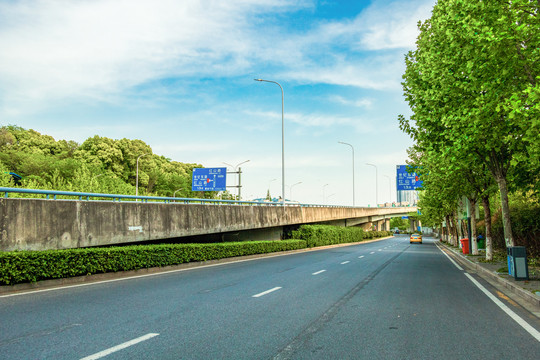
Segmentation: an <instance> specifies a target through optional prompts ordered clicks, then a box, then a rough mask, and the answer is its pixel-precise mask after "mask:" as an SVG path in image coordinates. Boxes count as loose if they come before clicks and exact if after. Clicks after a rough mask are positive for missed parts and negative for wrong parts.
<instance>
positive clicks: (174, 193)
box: [172, 188, 182, 202]
mask: <svg viewBox="0 0 540 360" xmlns="http://www.w3.org/2000/svg"><path fill="white" fill-rule="evenodd" d="M180 190H182V188H180V189H177V190H174V192H173V194H172V197H173V198H174V197H176V193H177V192H178V191H180ZM174 201H175V202H176V200H174Z"/></svg>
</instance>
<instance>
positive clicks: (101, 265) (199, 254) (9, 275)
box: [0, 225, 392, 285]
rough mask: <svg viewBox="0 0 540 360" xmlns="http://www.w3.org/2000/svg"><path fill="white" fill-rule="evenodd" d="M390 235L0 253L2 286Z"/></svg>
mask: <svg viewBox="0 0 540 360" xmlns="http://www.w3.org/2000/svg"><path fill="white" fill-rule="evenodd" d="M390 235H392V233H391V232H389V231H370V232H365V231H363V230H362V229H360V228H354V227H349V228H344V227H337V226H329V225H303V226H301V227H300V228H299V229H298V230H296V231H293V233H292V236H293V238H295V239H290V240H281V241H245V242H229V243H213V244H162V245H133V246H122V247H108V248H87V249H68V250H48V251H13V252H0V285H13V284H18V283H25V282H35V281H40V280H47V279H62V278H68V277H74V276H84V275H91V274H99V273H107V272H116V271H129V270H138V269H144V268H151V267H164V266H169V265H178V264H182V263H188V262H193V261H206V260H215V259H223V258H228V257H234V256H246V255H254V254H266V253H272V252H277V251H288V250H297V249H303V248H306V247H310V248H311V247H316V246H324V245H333V244H342V243H351V242H359V241H362V240H367V239H372V238H377V237H383V236H390Z"/></svg>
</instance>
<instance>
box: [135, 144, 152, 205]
mask: <svg viewBox="0 0 540 360" xmlns="http://www.w3.org/2000/svg"><path fill="white" fill-rule="evenodd" d="M146 155H150V153H146V154H142V155H139V157H138V158H137V175H136V177H135V196H139V159H140V158H142V157H143V156H146Z"/></svg>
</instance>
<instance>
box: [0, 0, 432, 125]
mask: <svg viewBox="0 0 540 360" xmlns="http://www.w3.org/2000/svg"><path fill="white" fill-rule="evenodd" d="M314 4H315V2H314V1H309V0H304V1H301V0H299V1H294V2H291V1H285V0H229V1H210V0H208V1H201V0H183V1H175V0H162V1H151V0H94V1H70V0H63V1H54V2H51V1H46V0H39V1H30V0H25V1H14V2H2V3H0V48H1V49H2V52H1V53H0V93H1V94H3V97H2V98H3V100H2V102H3V103H2V104H0V105H2V106H1V107H3V112H4V114H7V113H10V114H17V113H18V112H19V111H20V109H21V108H25V107H28V104H36V103H37V104H39V103H42V104H43V103H47V102H48V101H49V100H50V99H70V98H71V99H81V98H83V99H84V98H89V99H97V100H100V101H105V102H116V101H119V100H120V99H119V97H121V95H119V94H122V93H123V92H125V91H126V90H129V89H133V88H134V87H136V86H139V85H141V84H145V83H149V82H152V81H156V80H159V79H163V78H190V77H195V78H201V77H205V76H216V75H218V76H220V77H228V76H239V75H242V76H243V75H245V74H247V73H252V72H253V69H254V66H255V65H257V68H258V69H260V68H266V67H270V68H273V69H274V75H275V74H276V73H277V75H279V76H283V77H284V79H287V80H295V81H298V82H301V83H324V84H333V85H344V86H353V87H359V88H367V89H377V90H387V89H398V88H399V82H398V81H396V79H399V72H400V71H401V69H402V67H403V65H402V63H403V60H402V56H401V53H400V52H399V53H392V54H377V53H376V51H378V50H384V49H398V51H401V49H406V48H410V47H412V46H413V45H414V39H415V37H416V19H423V18H425V17H426V15H429V8H430V7H431V6H432V1H424V2H422V3H421V4H420V5H418V3H417V2H412V3H411V2H408V1H407V2H405V1H396V2H393V3H390V4H388V2H386V1H376V2H374V4H372V5H371V6H370V7H368V8H367V9H366V10H365V11H363V12H362V13H360V14H359V15H358V16H357V17H356V18H355V19H352V20H351V19H346V20H341V21H331V22H324V23H313V24H309V26H308V27H307V30H302V32H301V31H299V30H292V32H291V29H290V28H286V27H285V26H286V25H285V24H284V23H279V22H278V21H273V20H272V19H273V16H274V15H276V14H278V15H280V16H281V14H286V13H289V14H290V13H293V12H295V11H298V10H306V9H307V10H310V11H311V10H312V9H314V8H315V5H314ZM293 28H294V27H293ZM351 50H352V51H351ZM366 50H368V51H375V53H374V54H367V53H365V52H366ZM368 55H369V56H368ZM366 58H367V59H366ZM396 75H398V76H396ZM21 104H24V106H23V105H21Z"/></svg>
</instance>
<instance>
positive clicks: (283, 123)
mask: <svg viewBox="0 0 540 360" xmlns="http://www.w3.org/2000/svg"><path fill="white" fill-rule="evenodd" d="M253 80H255V81H264V82H269V83H273V84H276V85H277V86H279V88H280V89H281V201H282V203H283V205H284V206H285V116H284V114H285V105H284V95H283V87H282V86H281V85H280V84H279V83H278V82H276V81H272V80H264V79H253Z"/></svg>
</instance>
